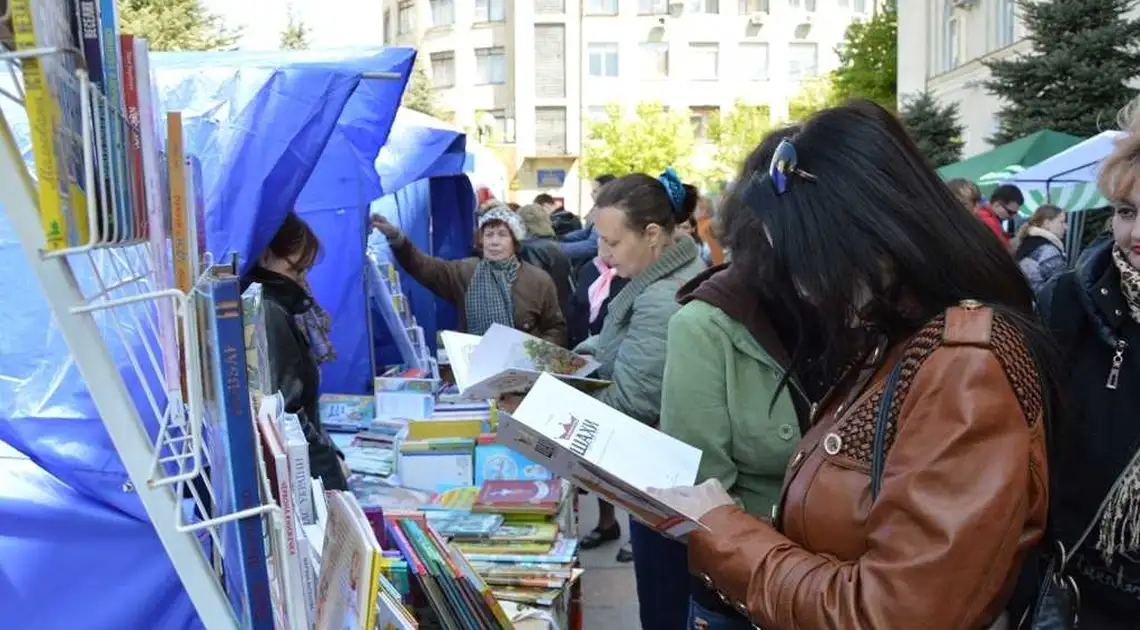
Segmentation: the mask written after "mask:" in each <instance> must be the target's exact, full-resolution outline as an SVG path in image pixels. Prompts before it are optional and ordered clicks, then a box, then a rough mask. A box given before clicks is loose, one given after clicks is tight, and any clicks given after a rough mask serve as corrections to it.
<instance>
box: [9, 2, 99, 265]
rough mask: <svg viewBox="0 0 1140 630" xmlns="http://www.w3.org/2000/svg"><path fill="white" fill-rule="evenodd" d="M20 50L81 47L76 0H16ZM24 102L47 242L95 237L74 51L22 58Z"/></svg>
mask: <svg viewBox="0 0 1140 630" xmlns="http://www.w3.org/2000/svg"><path fill="white" fill-rule="evenodd" d="M9 10H10V11H11V15H12V29H13V31H14V32H15V44H16V49H17V50H31V49H35V48H44V49H48V48H61V49H64V50H78V49H79V47H80V44H79V41H78V39H77V38H76V32H75V29H74V24H73V23H72V20H73V17H72V16H74V15H75V10H74V5H72V3H71V0H11V5H10V7H9ZM20 66H21V70H22V72H23V75H24V96H25V99H24V102H25V106H26V108H27V111H28V125H29V127H30V131H31V136H32V152H33V154H34V156H35V174H36V181H37V185H38V188H39V213H40V223H41V226H42V228H43V232H44V240H45V248H46V249H47V250H49V251H50V250H59V249H64V248H66V247H69V246H78V245H82V244H86V243H87V242H88V239H89V238H90V236H91V234H90V230H89V226H88V222H87V221H88V217H87V191H86V190H84V186H85V185H86V182H85V179H84V176H85V171H84V166H83V143H82V119H83V115H82V109H81V107H80V94H79V82H78V80H77V79H76V76H75V71H76V70H77V69H78V67H79V66H78V64H77V57H76V56H75V55H71V54H54V55H33V56H29V57H26V58H24V59H23V60H22V61H21V63H20Z"/></svg>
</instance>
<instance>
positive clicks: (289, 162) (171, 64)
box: [0, 49, 415, 630]
mask: <svg viewBox="0 0 1140 630" xmlns="http://www.w3.org/2000/svg"><path fill="white" fill-rule="evenodd" d="M414 56H415V53H414V51H412V50H410V49H384V50H381V49H374V50H368V51H360V50H357V51H333V52H324V53H294V54H292V55H288V56H282V55H277V54H274V55H273V59H275V60H271V59H270V58H269V56H266V55H261V56H259V55H249V54H244V53H220V54H206V53H201V54H173V55H154V65H155V66H156V67H157V68H158V71H157V75H158V90H159V94H160V99H161V102H162V106H163V108H164V109H181V110H183V111H184V115H185V116H186V118H187V130H188V135H189V136H190V137H189V138H188V140H189V151H190V152H192V153H195V154H197V155H199V156H200V157H201V158H202V163H203V176H204V177H203V179H204V182H205V187H206V199H207V213H208V214H207V232H208V243H209V246H210V249H211V251H213V252H214V253H215V254H221V253H223V252H227V251H234V252H237V253H238V254H239V256H241V259H242V261H243V265H244V266H248V264H249V262H250V260H251V258H252V257H253V256H255V255H256V254H257V253H258V252H260V251H261V249H262V248H264V246H265V245H266V244H267V243H268V242H269V240H270V238H272V236H273V234H274V233H275V232H276V229H277V226H278V225H280V223H281V221H282V220H283V218H284V216H285V214H286V213H287V212H288V211H289V210H290V209H292V208H294V207H297V208H300V209H303V208H305V207H321V206H323V207H342V208H349V207H357V208H362V207H364V206H366V205H368V202H369V201H371V200H372V199H375V198H376V197H378V196H379V195H380V194H381V189H380V183H379V176H378V175H377V174H376V172H375V168H374V167H373V159H374V158H375V156H376V154H377V152H378V151H379V148H380V146H382V145H383V144H384V142H385V141H386V139H387V136H388V132H389V130H390V128H391V125H392V122H393V120H394V118H395V114H396V108H397V105H398V102H399V99H400V96H401V94H402V92H403V89H404V85H405V83H406V81H407V77H408V75H409V73H410V71H411V66H412V62H413V60H414ZM206 60H211V61H217V65H216V66H215V67H222V66H224V65H225V64H226V63H227V62H228V63H229V64H230V65H231V67H232V66H233V65H241V66H242V68H243V71H242V72H241V73H237V74H235V73H233V72H229V71H224V70H218V71H215V72H211V71H210V70H203V69H202V66H203V65H210V63H206ZM195 67H197V69H194V68H195ZM370 73H393V74H396V75H398V77H399V79H398V80H378V81H369V80H366V79H367V77H368V76H369V74H370ZM220 75H225V76H227V77H228V78H227V79H224V80H221V81H217V82H215V83H213V85H214V89H213V92H208V94H209V95H210V97H211V98H201V95H202V94H203V93H204V92H201V91H195V90H194V89H193V88H194V86H195V85H197V84H199V83H208V82H210V80H211V76H213V77H217V76H220ZM5 87H9V88H10V86H5ZM9 91H11V90H9ZM196 95H197V96H196ZM0 101H2V99H0ZM4 115H5V118H6V119H7V120H8V121H9V123H10V124H11V126H12V128H13V131H14V133H15V134H16V135H17V137H18V139H19V140H20V142H21V147H22V148H25V149H26V146H27V144H28V133H27V129H28V127H27V120H26V117H24V114H23V110H22V108H15V107H11V106H10V105H9V104H7V103H5V105H4ZM0 266H2V267H3V268H4V269H5V270H6V273H5V274H3V275H2V276H0V296H6V297H7V298H8V299H7V300H6V304H7V306H6V307H5V308H4V309H0V442H4V443H7V444H9V445H11V446H12V447H14V448H15V449H16V450H17V451H18V452H20V453H22V454H23V455H25V456H27V458H28V459H29V460H30V463H29V462H28V461H26V460H23V459H19V458H12V457H5V458H0V524H2V525H0V627H5V628H7V627H13V628H15V627H35V628H37V629H39V630H54V629H56V628H59V629H63V628H74V627H78V626H82V627H91V628H162V629H163V630H166V629H181V628H197V627H200V626H201V624H200V622H199V621H198V619H197V616H196V614H195V612H194V611H193V609H192V607H191V606H190V603H189V600H188V599H187V598H186V596H185V593H184V591H183V589H182V587H181V584H180V583H179V581H178V579H177V577H176V575H175V574H174V571H173V568H172V566H171V564H170V561H169V559H168V558H167V556H166V554H165V552H164V551H163V550H162V547H161V545H160V544H159V541H158V539H157V537H156V536H155V535H154V531H153V528H152V527H151V525H150V523H149V519H148V518H147V516H146V514H145V512H144V510H143V509H142V506H141V504H140V503H139V501H138V498H137V496H136V495H134V494H133V492H131V490H130V485H129V484H128V481H129V478H128V476H127V474H126V472H125V470H124V469H123V465H122V462H121V461H120V459H119V457H118V454H117V453H116V451H115V449H114V447H113V445H112V444H111V441H110V439H109V437H108V436H107V434H106V431H105V430H104V427H103V424H102V421H101V420H100V418H99V415H98V411H97V410H96V409H95V406H94V404H93V403H92V401H91V397H90V394H89V392H88V391H87V388H86V386H85V384H84V383H83V381H82V379H81V378H80V377H79V374H78V372H77V371H76V370H75V366H74V363H73V361H72V358H71V355H70V352H69V350H68V348H67V346H66V344H64V343H63V341H62V339H61V338H60V337H59V335H58V333H56V331H55V330H54V326H50V325H49V326H45V325H44V322H50V321H51V320H52V313H51V311H50V309H49V307H48V306H47V303H46V301H45V300H44V299H43V296H42V294H41V291H40V289H39V286H38V285H37V284H36V283H35V280H34V277H35V276H34V275H33V274H32V273H31V270H30V268H29V267H28V263H27V260H26V259H25V258H24V254H23V252H22V249H21V247H20V244H19V243H18V242H17V240H16V238H15V235H14V234H13V231H12V229H11V225H10V224H9V222H8V220H7V216H6V215H5V214H4V213H2V212H0ZM76 273H77V275H79V276H80V277H79V280H80V281H81V282H90V281H91V278H85V277H84V271H83V270H81V269H80V270H77V272H76ZM17 295H18V296H19V299H12V297H13V296H17ZM110 349H111V353H112V356H113V358H114V359H115V360H116V362H117V363H118V365H119V366H120V372H121V373H123V374H124V375H126V374H133V370H132V368H131V367H129V366H128V365H127V360H126V349H125V348H123V347H121V346H114V345H112V346H111V348H110ZM124 378H125V381H126V383H127V385H128V388H129V389H131V394H132V396H134V397H135V399H136V401H139V397H140V396H141V393H140V391H139V389H140V388H139V386H138V385H139V384H138V382H137V380H135V379H133V377H132V378H127V377H126V376H124ZM139 402H141V401H139ZM139 407H140V408H145V405H142V404H140V405H139ZM144 421H146V422H147V423H148V424H149V425H150V430H151V431H152V434H153V431H154V422H155V419H154V418H144Z"/></svg>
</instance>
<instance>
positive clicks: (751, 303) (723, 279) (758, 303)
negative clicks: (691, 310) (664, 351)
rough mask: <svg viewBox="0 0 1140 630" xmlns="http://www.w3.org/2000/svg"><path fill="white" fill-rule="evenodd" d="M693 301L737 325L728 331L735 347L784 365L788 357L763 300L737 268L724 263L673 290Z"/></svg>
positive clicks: (683, 300) (679, 298)
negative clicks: (705, 305) (709, 306)
mask: <svg viewBox="0 0 1140 630" xmlns="http://www.w3.org/2000/svg"><path fill="white" fill-rule="evenodd" d="M742 298H743V299H742ZM693 300H697V301H700V302H704V303H706V304H709V305H711V306H713V307H715V308H717V309H718V310H720V311H721V312H723V313H724V314H725V316H726V317H728V318H729V319H731V320H732V321H734V322H736V323H737V324H739V327H737V328H734V329H733V330H732V331H731V334H732V345H733V346H735V347H736V349H737V350H740V351H741V352H743V353H745V354H747V355H749V356H751V357H752V358H754V359H757V360H760V361H765V362H774V363H775V365H776V367H779V368H781V369H785V370H786V369H787V368H788V365H789V364H790V363H791V357H790V356H789V354H788V351H787V349H786V348H785V346H784V343H783V341H782V340H781V339H780V336H779V333H778V332H777V331H776V327H775V326H774V325H773V323H772V320H771V319H770V318H769V317H768V311H767V309H766V308H765V305H764V303H763V301H762V300H761V299H760V297H759V296H758V295H756V292H755V290H754V289H752V288H750V287H749V286H748V285H747V283H746V282H745V278H744V277H743V276H742V274H741V272H740V270H738V269H734V268H733V267H732V266H731V264H730V263H724V264H721V265H717V266H715V267H710V268H709V269H706V270H705V271H702V272H701V273H700V274H698V275H697V276H696V277H694V278H693V279H692V280H690V281H688V282H686V283H685V284H684V286H682V287H681V290H680V291H678V292H677V301H678V302H680V303H681V304H687V303H689V302H692V301H693Z"/></svg>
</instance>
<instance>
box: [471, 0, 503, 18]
mask: <svg viewBox="0 0 1140 630" xmlns="http://www.w3.org/2000/svg"><path fill="white" fill-rule="evenodd" d="M506 20H507V6H506V3H505V1H504V0H475V21H476V22H505V21H506Z"/></svg>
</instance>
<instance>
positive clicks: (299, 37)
mask: <svg viewBox="0 0 1140 630" xmlns="http://www.w3.org/2000/svg"><path fill="white" fill-rule="evenodd" d="M308 48H309V27H308V26H305V23H304V22H302V21H301V20H299V19H298V18H297V16H296V15H294V14H293V7H289V21H288V22H287V23H286V24H285V30H283V31H281V50H308Z"/></svg>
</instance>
